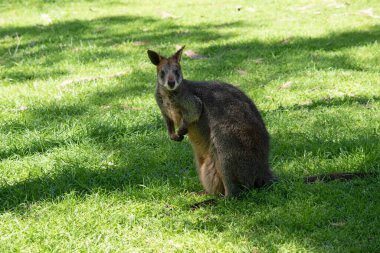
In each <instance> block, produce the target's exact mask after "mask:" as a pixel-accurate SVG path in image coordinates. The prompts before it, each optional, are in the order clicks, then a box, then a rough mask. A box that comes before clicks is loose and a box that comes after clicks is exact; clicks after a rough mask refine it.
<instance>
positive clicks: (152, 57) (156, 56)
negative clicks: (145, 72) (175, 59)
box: [147, 50, 163, 66]
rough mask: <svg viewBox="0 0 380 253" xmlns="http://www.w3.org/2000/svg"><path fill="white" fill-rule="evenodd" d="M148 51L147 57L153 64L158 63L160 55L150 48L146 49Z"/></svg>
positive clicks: (160, 58)
mask: <svg viewBox="0 0 380 253" xmlns="http://www.w3.org/2000/svg"><path fill="white" fill-rule="evenodd" d="M147 53H148V56H149V59H150V61H151V62H152V63H153V64H154V65H156V66H157V65H158V64H160V61H161V60H162V58H163V57H162V56H161V55H159V54H157V53H156V52H154V51H152V50H148V51H147Z"/></svg>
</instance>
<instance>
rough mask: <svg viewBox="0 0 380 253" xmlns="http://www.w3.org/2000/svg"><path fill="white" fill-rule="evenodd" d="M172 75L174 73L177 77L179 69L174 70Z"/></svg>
mask: <svg viewBox="0 0 380 253" xmlns="http://www.w3.org/2000/svg"><path fill="white" fill-rule="evenodd" d="M174 75H175V76H176V77H177V78H179V71H178V69H176V70H174Z"/></svg>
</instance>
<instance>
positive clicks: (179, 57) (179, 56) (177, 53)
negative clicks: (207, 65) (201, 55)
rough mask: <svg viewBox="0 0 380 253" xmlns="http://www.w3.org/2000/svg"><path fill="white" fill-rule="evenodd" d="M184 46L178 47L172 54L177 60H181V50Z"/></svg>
mask: <svg viewBox="0 0 380 253" xmlns="http://www.w3.org/2000/svg"><path fill="white" fill-rule="evenodd" d="M184 48H185V46H182V47H181V48H180V49H178V51H177V52H175V54H174V55H173V56H172V57H173V58H174V59H175V60H176V61H177V62H180V61H181V56H182V51H183V49H184Z"/></svg>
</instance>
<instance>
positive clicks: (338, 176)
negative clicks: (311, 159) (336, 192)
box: [304, 172, 377, 184]
mask: <svg viewBox="0 0 380 253" xmlns="http://www.w3.org/2000/svg"><path fill="white" fill-rule="evenodd" d="M376 175H377V173H375V172H369V173H365V172H353V173H345V172H343V173H331V174H322V175H317V176H311V177H305V178H304V182H305V183H306V184H311V183H315V182H317V181H322V182H328V181H332V180H352V179H355V178H364V177H371V176H376Z"/></svg>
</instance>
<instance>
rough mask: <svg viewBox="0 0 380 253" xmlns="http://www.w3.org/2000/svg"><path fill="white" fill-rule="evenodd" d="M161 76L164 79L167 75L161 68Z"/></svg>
mask: <svg viewBox="0 0 380 253" xmlns="http://www.w3.org/2000/svg"><path fill="white" fill-rule="evenodd" d="M160 76H161V79H164V77H165V71H163V70H161V71H160Z"/></svg>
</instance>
